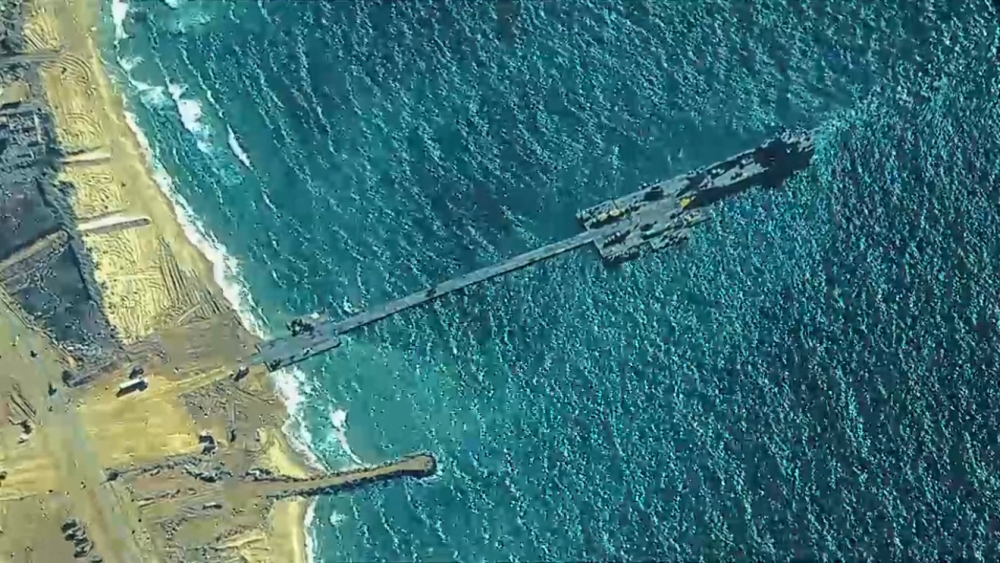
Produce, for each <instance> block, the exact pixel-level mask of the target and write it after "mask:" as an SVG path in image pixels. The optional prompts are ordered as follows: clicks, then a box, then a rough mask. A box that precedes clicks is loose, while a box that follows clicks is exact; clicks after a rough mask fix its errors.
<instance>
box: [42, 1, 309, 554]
mask: <svg viewBox="0 0 1000 563" xmlns="http://www.w3.org/2000/svg"><path fill="white" fill-rule="evenodd" d="M36 2H38V0H32V4H34V3H36ZM47 4H48V7H49V8H51V6H52V4H61V5H62V6H61V7H62V8H63V9H61V10H60V9H56V13H57V14H58V15H56V16H53V19H54V20H55V22H54V25H53V27H56V28H57V31H56V36H57V38H58V40H59V41H60V42H61V43H64V44H67V43H68V44H67V45H65V46H66V47H67V49H68V50H70V51H72V52H73V53H74V54H75V55H77V56H78V58H81V59H83V61H84V62H90V65H89V66H90V67H91V68H92V69H93V72H92V73H91V75H90V78H91V79H92V84H91V86H92V87H93V89H94V90H95V91H94V92H92V93H91V95H93V96H94V97H97V98H98V99H99V100H100V101H101V102H103V104H102V105H103V107H104V108H105V111H104V113H106V119H105V120H103V121H104V122H103V123H101V124H100V125H102V126H103V129H104V130H103V131H100V135H101V136H102V137H103V138H99V137H98V140H99V141H100V142H101V144H103V145H104V146H109V147H111V146H113V147H115V148H118V149H124V150H119V151H113V152H114V160H115V161H116V162H118V163H119V164H120V165H121V166H124V167H129V168H131V169H133V170H132V175H131V177H130V179H131V180H133V181H134V183H131V184H130V185H129V189H130V190H132V191H134V192H142V193H141V195H140V198H141V197H146V198H149V204H148V205H146V206H145V207H148V209H145V211H147V212H148V213H147V215H148V216H149V217H150V218H151V219H152V223H153V225H154V226H155V228H156V230H157V231H158V232H159V234H160V235H162V239H163V240H165V241H166V244H167V245H168V246H169V249H170V251H171V252H172V253H174V254H176V255H177V256H176V258H177V261H178V262H181V263H182V265H183V266H184V267H186V268H189V269H190V270H191V271H192V272H193V273H194V275H195V277H196V278H197V282H198V283H199V285H201V286H203V288H204V289H205V290H207V291H208V292H209V293H211V294H213V295H214V296H215V297H216V298H219V299H220V301H221V303H222V304H223V306H225V307H227V308H228V309H229V310H230V312H231V313H232V314H233V315H234V316H235V317H236V319H237V320H238V321H239V322H240V324H241V325H242V327H243V329H244V330H245V331H246V332H247V333H249V334H251V335H254V336H256V337H257V338H261V337H263V336H265V335H266V331H265V329H264V327H263V326H262V323H261V322H260V321H259V320H258V319H256V318H255V317H254V316H253V314H252V307H253V301H252V298H251V297H250V296H249V294H248V293H247V291H246V288H245V286H243V284H242V283H241V281H240V279H239V270H238V267H237V265H236V261H235V259H233V258H232V257H230V256H229V255H228V254H226V252H225V248H224V246H223V245H221V244H220V243H218V241H217V240H216V239H215V238H214V237H213V236H212V235H211V233H210V232H209V231H208V229H206V228H205V227H204V225H203V224H201V223H200V221H199V220H198V219H197V216H196V215H195V214H194V213H193V210H192V209H191V208H190V207H189V206H188V205H187V203H186V202H185V201H184V200H183V198H182V197H181V196H180V195H179V194H177V193H176V192H175V191H173V188H172V179H171V178H170V176H169V175H168V174H167V173H166V171H165V170H164V169H163V167H162V165H161V164H160V163H159V162H158V160H157V158H156V154H155V150H153V148H152V147H151V146H150V144H149V142H148V139H147V138H146V137H145V134H144V133H143V131H142V130H141V128H140V127H139V126H138V123H137V120H136V117H135V116H134V115H133V114H132V113H131V112H129V98H128V96H127V94H126V93H125V92H124V91H123V88H122V87H121V85H120V84H118V83H117V81H115V80H114V79H113V76H114V74H113V69H110V68H107V65H109V64H111V63H107V62H106V61H105V60H104V57H103V56H102V55H103V53H102V49H101V41H102V40H103V39H104V38H103V37H101V33H102V30H101V27H102V26H104V23H103V22H102V21H100V20H101V19H102V16H103V15H105V13H104V12H105V9H104V4H103V0H58V1H57V2H52V3H47ZM41 10H44V8H41ZM36 15H37V14H36ZM74 15H75V16H76V17H73V16H74ZM115 15H116V16H117V15H118V14H115ZM74 30H75V32H76V34H79V36H78V37H72V36H73V35H75V34H74V33H73V31H74ZM50 31H51V30H50ZM73 39H76V40H77V41H76V43H77V44H76V45H72V43H73ZM81 43H82V45H81ZM116 43H117V39H116ZM32 47H34V48H38V47H39V45H32ZM73 47H77V48H76V49H73ZM43 82H44V81H43ZM57 90H58V88H50V87H48V85H47V86H46V87H45V95H46V97H47V98H50V97H51V96H56V97H57V98H58V97H59V95H60V94H61V95H63V96H64V99H63V100H61V101H66V100H69V102H70V103H72V100H71V98H72V96H73V95H74V94H73V93H68V94H67V93H66V92H58V91H57ZM50 105H51V106H52V111H53V113H54V114H55V113H58V109H57V106H59V103H58V101H56V103H53V100H51V99H50ZM54 117H58V116H55V115H54ZM54 121H55V122H56V123H57V130H59V132H60V133H62V134H64V135H66V136H67V137H74V135H73V133H76V132H71V133H67V132H66V131H65V130H62V129H60V127H59V125H58V123H59V119H58V118H57V119H55V120H54ZM59 136H60V137H62V136H63V135H59ZM75 137H79V138H85V139H86V137H87V136H86V135H83V134H76V135H75ZM91 137H92V138H93V137H94V136H91ZM115 137H117V139H116V138H115ZM62 140H63V139H60V141H62ZM86 140H91V139H86ZM60 144H63V145H64V146H65V143H60ZM140 176H142V177H140ZM98 270H99V273H100V270H101V268H100V265H99V266H98ZM116 305H117V303H115V300H114V299H110V300H109V302H108V303H106V305H105V309H106V313H108V315H109V317H110V318H109V320H111V321H112V324H113V325H115V326H117V327H119V328H121V327H122V324H123V323H122V322H121V320H122V319H126V320H132V321H133V324H139V325H141V324H142V323H143V322H145V323H146V324H147V325H149V326H152V321H149V320H148V319H139V320H137V321H136V320H134V319H129V318H127V317H125V316H124V315H123V314H122V313H123V311H121V310H120V309H116ZM116 316H117V319H116ZM115 320H119V322H118V323H115V322H114V321H115ZM127 328H132V331H131V332H133V333H140V331H139V330H136V329H135V328H134V327H127ZM125 332H126V333H129V330H125ZM284 377H285V378H288V379H289V380H290V381H284V382H282V381H280V380H279V379H278V378H276V377H269V376H268V382H269V384H270V385H269V386H270V387H271V388H272V389H271V391H272V392H273V393H274V395H276V397H277V398H278V399H279V401H278V402H279V403H280V405H281V410H282V412H281V413H276V416H277V418H279V419H281V420H282V424H281V426H280V428H279V429H277V430H278V433H279V434H280V436H274V438H275V439H274V440H272V442H273V444H272V450H274V451H276V452H279V454H278V455H272V456H269V457H270V458H271V461H272V462H273V463H272V465H273V466H274V468H275V469H277V470H278V471H279V472H281V473H284V474H289V475H290V476H302V475H306V474H308V473H310V472H311V471H316V470H321V469H324V468H323V467H322V464H321V463H320V462H319V460H318V457H317V456H315V454H314V453H313V452H312V451H311V450H309V447H308V444H307V443H304V439H303V438H304V437H300V436H297V435H296V434H297V433H298V432H297V430H298V429H297V428H296V426H298V425H300V424H302V421H301V420H299V419H298V414H297V413H298V410H297V408H296V407H297V405H296V403H297V400H298V398H297V397H296V393H297V392H298V389H296V387H297V386H298V384H299V383H298V381H297V378H296V377H295V375H293V374H291V373H289V374H286V375H285V376H284ZM289 387H291V388H289ZM314 503H315V499H312V498H308V499H284V500H280V501H277V502H276V503H275V505H274V506H273V507H272V508H271V510H270V516H269V518H268V520H269V523H270V525H271V527H272V529H273V531H274V532H278V534H277V535H279V536H285V538H279V539H278V541H276V542H274V543H275V544H277V545H278V546H280V548H279V549H280V551H283V552H284V556H283V557H278V558H277V560H281V561H289V562H294V563H305V562H306V561H309V562H311V561H313V560H314V559H315V555H316V554H315V553H313V549H314V546H313V545H312V543H313V542H312V539H311V534H310V533H309V530H308V528H307V526H308V524H309V522H308V521H309V520H311V516H312V513H313V511H314V508H315V505H314ZM269 543H270V542H269Z"/></svg>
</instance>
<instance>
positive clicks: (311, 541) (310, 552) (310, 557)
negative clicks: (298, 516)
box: [302, 497, 318, 563]
mask: <svg viewBox="0 0 1000 563" xmlns="http://www.w3.org/2000/svg"><path fill="white" fill-rule="evenodd" d="M317 500H318V499H317V498H315V497H314V498H313V499H311V500H310V501H309V506H307V507H306V514H305V518H304V519H303V520H304V522H303V523H302V525H303V526H304V527H305V529H306V534H305V536H306V562H307V563H314V562H315V561H316V536H315V533H316V530H315V529H313V525H312V523H313V520H315V519H316V501H317Z"/></svg>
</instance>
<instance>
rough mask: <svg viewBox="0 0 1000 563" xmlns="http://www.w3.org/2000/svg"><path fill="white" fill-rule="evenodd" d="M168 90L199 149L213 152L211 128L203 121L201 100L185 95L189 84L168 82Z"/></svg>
mask: <svg viewBox="0 0 1000 563" xmlns="http://www.w3.org/2000/svg"><path fill="white" fill-rule="evenodd" d="M167 92H168V93H169V94H170V97H171V98H172V99H173V100H174V105H175V106H177V115H178V116H180V118H181V124H183V125H184V128H185V129H187V130H188V132H189V133H191V134H192V135H193V136H194V138H195V143H196V144H197V145H198V150H200V151H201V152H203V153H205V154H211V152H212V147H211V145H210V144H209V137H210V135H209V129H208V127H206V126H205V124H204V123H202V121H201V118H202V117H203V116H204V112H203V111H202V108H201V102H199V101H198V100H193V99H190V98H185V97H184V94H185V93H187V86H185V85H184V84H176V83H174V82H167Z"/></svg>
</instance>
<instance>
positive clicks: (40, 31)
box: [9, 0, 308, 563]
mask: <svg viewBox="0 0 1000 563" xmlns="http://www.w3.org/2000/svg"><path fill="white" fill-rule="evenodd" d="M98 15H99V6H98V4H97V2H96V0H35V1H34V2H33V3H32V7H31V14H30V16H29V18H28V21H27V22H26V25H25V35H26V39H27V43H28V45H29V46H30V49H29V50H45V49H56V48H62V49H63V53H62V55H61V56H60V58H59V59H58V61H56V62H53V63H46V64H45V65H44V66H43V67H42V69H41V75H42V80H43V84H44V87H45V96H46V98H47V99H48V101H49V105H50V107H51V110H52V112H53V116H54V121H55V123H56V128H57V135H58V138H59V142H60V143H61V144H62V145H63V146H64V148H66V149H68V150H70V151H94V152H93V154H97V155H101V157H100V158H83V159H77V161H76V162H72V163H68V164H66V166H65V169H64V170H63V171H62V177H61V179H62V180H65V181H68V182H70V183H72V184H73V185H74V186H75V187H76V190H75V193H74V194H73V197H72V205H73V207H74V211H75V212H76V214H77V218H78V220H79V221H80V222H83V221H85V220H87V219H90V218H94V217H99V216H103V215H105V214H108V213H122V214H124V215H128V216H141V217H148V218H149V219H150V220H151V221H152V223H151V224H150V225H148V226H144V227H141V228H136V229H129V230H120V231H115V232H113V233H103V234H87V235H84V237H85V238H84V241H85V243H86V246H87V249H88V250H89V252H90V253H91V255H92V257H93V260H94V263H95V268H96V277H97V279H98V282H99V283H100V285H101V289H102V296H103V299H104V305H105V313H106V314H107V316H108V318H109V320H110V321H111V322H112V324H114V325H115V327H116V328H117V329H118V330H119V332H120V334H121V335H122V337H123V339H124V340H125V341H126V342H140V341H143V340H144V339H147V338H149V337H150V336H151V335H157V334H158V335H161V336H163V335H165V334H166V335H169V338H167V339H168V340H170V339H173V340H172V341H177V342H180V344H177V347H178V348H179V349H184V346H186V345H187V344H188V341H191V340H195V337H193V336H191V335H193V334H195V333H194V332H190V334H187V333H186V331H187V329H186V328H184V327H186V326H189V325H190V326H195V325H196V324H197V323H201V325H202V328H201V330H207V332H208V333H209V334H215V333H219V332H226V333H227V334H232V335H233V336H232V337H231V339H232V341H233V342H236V343H239V342H246V341H249V339H250V337H249V335H247V334H245V331H241V330H240V329H238V328H232V326H233V324H234V323H233V322H232V321H233V314H232V313H231V311H230V310H229V307H228V305H227V304H225V301H224V299H223V297H222V292H221V289H220V288H219V287H218V285H217V284H216V283H215V282H214V280H213V278H212V265H211V264H210V262H209V261H208V259H207V258H206V257H205V256H204V255H202V254H201V253H200V252H198V250H197V249H196V248H195V247H194V246H193V245H192V244H191V243H190V242H189V241H188V240H187V238H186V237H185V235H184V232H183V230H182V229H181V226H180V224H179V223H178V221H177V218H176V217H175V215H174V212H173V208H172V206H171V205H170V202H169V200H167V198H166V197H165V196H164V195H163V194H162V193H161V191H160V189H159V187H158V186H157V185H156V183H155V182H154V180H153V177H152V172H151V169H150V166H149V163H148V162H147V160H146V158H145V155H144V154H143V151H142V149H141V145H140V143H139V141H138V139H137V138H136V137H135V135H134V134H133V132H132V130H131V129H130V128H129V127H128V124H127V122H126V119H125V114H124V107H123V102H122V98H121V96H120V94H119V93H118V92H116V91H115V88H114V86H113V84H112V83H111V81H110V80H109V78H108V76H107V74H106V72H105V70H104V68H103V66H102V62H101V60H100V57H99V54H98V50H97V46H96V44H95V38H94V33H95V30H96V25H97V18H98ZM9 95H11V96H20V95H21V94H19V93H18V92H16V91H12V92H11V93H10V94H9ZM106 156H110V158H106ZM178 327H180V328H178ZM206 327H207V328H206ZM194 330H195V329H194V328H192V329H191V331H194ZM234 331H235V332H234ZM186 334H187V337H185V335H186ZM219 338H220V340H225V338H226V337H224V336H220V337H219ZM234 346H235V345H233V346H230V347H229V348H226V347H225V346H223V347H222V348H224V350H222V351H218V352H215V351H213V349H212V347H208V348H206V349H205V350H201V349H199V354H201V355H202V356H206V357H201V358H199V360H200V361H198V362H194V361H192V362H190V365H186V364H183V363H182V364H176V365H174V366H173V368H175V369H181V370H183V369H189V370H190V373H187V374H185V375H187V376H188V377H186V378H185V379H181V380H177V381H176V382H171V381H169V378H170V377H172V376H175V375H174V374H172V373H169V372H167V373H163V374H156V373H154V374H152V377H151V381H152V383H151V388H150V390H149V392H148V394H147V395H142V396H136V397H127V398H124V399H116V398H115V397H114V396H113V389H114V387H115V385H116V383H115V382H110V383H106V384H104V385H103V387H100V386H99V387H98V388H97V389H96V390H94V391H93V394H92V396H89V397H87V399H86V400H85V401H84V402H83V405H84V406H83V408H81V409H80V412H79V415H78V416H79V417H80V423H79V424H77V428H79V429H80V430H81V431H80V432H77V434H79V435H81V436H79V440H85V441H87V442H90V443H92V444H94V450H95V455H94V458H95V460H96V462H97V463H99V464H100V465H101V466H103V467H107V466H123V465H128V464H141V463H147V462H152V461H155V460H157V459H162V458H164V457H166V456H172V455H180V454H186V453H191V452H192V451H194V450H196V449H197V442H196V435H197V431H198V430H200V429H203V428H206V427H208V428H211V429H212V430H213V432H216V433H217V435H223V434H224V429H223V428H222V427H221V425H220V423H218V422H217V421H216V422H210V421H201V422H196V421H195V419H194V418H193V415H192V414H191V412H189V410H188V409H187V408H186V407H185V405H184V401H183V400H182V398H181V397H182V393H189V392H191V391H194V390H197V389H198V388H199V387H204V388H209V387H211V386H212V385H213V384H216V383H218V382H219V381H221V380H224V378H225V372H224V370H222V369H221V368H218V367H216V368H207V367H205V366H206V365H213V366H224V365H226V364H227V363H228V364H229V365H230V366H231V365H232V362H234V361H235V359H236V358H235V357H232V356H233V355H232V353H231V349H233V348H234ZM213 353H214V354H216V355H217V356H218V358H215V359H214V360H210V359H208V358H207V356H211V355H212V354H213ZM182 355H183V354H176V355H175V356H182ZM189 355H190V354H189ZM178 365H180V368H178V367H177V366H178ZM165 369H166V368H165ZM220 388H221V389H223V390H222V391H220V392H221V393H225V392H227V391H225V387H220ZM257 391H259V393H258V392H257ZM229 392H230V393H232V392H231V391H229ZM255 394H257V395H260V397H261V399H262V401H260V402H259V404H258V403H253V404H254V405H256V406H255V407H254V408H257V409H263V410H262V411H260V412H262V413H266V416H265V415H261V416H260V418H261V420H265V419H266V420H267V425H266V426H265V428H263V431H264V434H265V436H267V437H268V439H267V444H268V446H267V450H266V452H265V457H266V460H267V461H268V462H269V463H268V464H269V465H271V466H273V468H274V470H276V471H278V472H281V473H286V474H289V475H294V476H301V475H305V474H306V473H308V471H307V469H306V466H305V463H304V461H303V460H302V459H300V457H299V456H298V455H297V454H296V453H294V452H293V450H292V449H291V448H290V447H289V445H288V441H287V440H286V439H285V438H284V436H283V435H281V431H280V427H281V423H282V422H283V421H284V418H286V417H287V413H285V412H284V411H283V407H282V406H281V405H280V404H279V403H278V402H277V401H274V400H273V398H274V391H273V387H272V386H271V385H270V384H269V383H265V384H261V386H260V389H259V390H256V391H255ZM234 400H235V399H234ZM242 400H243V403H241V404H249V403H247V401H249V399H246V398H244V399H242ZM223 402H224V401H223ZM251 402H252V401H251ZM247 408H249V407H247ZM74 416H77V415H74ZM95 488H96V487H95ZM93 494H97V493H93ZM95 502H97V501H95ZM101 502H104V503H106V502H107V501H104V500H102V501H101ZM122 502H125V503H126V504H129V503H128V502H127V501H122ZM307 506H308V501H282V502H279V503H277V504H276V505H275V507H274V509H272V511H271V514H270V515H269V516H266V515H262V516H266V517H265V518H264V520H266V521H261V522H259V529H263V528H265V527H267V528H270V530H269V533H268V534H267V535H266V541H264V542H263V544H264V545H262V542H260V541H256V540H253V537H258V539H259V532H253V531H250V532H246V533H245V534H244V536H246V537H247V538H248V539H247V541H244V542H238V541H237V542H235V543H233V549H236V550H237V551H238V552H240V553H244V552H245V550H247V549H250V550H251V551H253V553H254V555H253V557H252V560H257V561H277V562H281V563H285V562H292V563H298V562H303V561H305V560H306V553H305V530H304V526H303V518H304V514H305V510H306V507H307ZM116 510H118V511H119V512H122V513H127V514H133V515H134V514H136V513H137V510H138V509H136V508H134V507H128V506H124V507H122V508H120V509H116ZM136 522H137V520H135V521H133V522H131V523H130V524H129V527H133V529H135V528H134V526H138V525H137V524H136ZM122 523H124V521H122ZM140 527H141V526H140ZM103 533H104V534H105V536H107V535H108V534H110V533H111V532H110V531H105V532H103ZM143 533H145V532H143ZM143 533H140V534H139V536H143ZM105 541H107V542H111V541H112V540H110V539H106V540H105ZM151 541H152V540H151ZM154 543H157V545H160V543H159V542H154ZM145 548H148V546H145V547H144V549H145ZM122 549H123V550H124V549H125V548H122ZM122 553H126V551H122ZM248 556H249V555H248ZM149 560H155V559H152V558H151V559H149Z"/></svg>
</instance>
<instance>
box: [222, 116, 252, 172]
mask: <svg viewBox="0 0 1000 563" xmlns="http://www.w3.org/2000/svg"><path fill="white" fill-rule="evenodd" d="M226 130H227V131H228V132H229V150H231V151H233V154H234V155H236V158H238V159H239V160H240V162H242V163H243V165H244V166H246V167H247V168H249V169H251V170H253V164H251V163H250V156H249V155H247V151H245V150H243V147H242V146H241V145H240V141H239V139H237V138H236V133H234V132H233V128H232V127H230V126H228V125H227V126H226Z"/></svg>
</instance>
